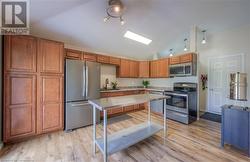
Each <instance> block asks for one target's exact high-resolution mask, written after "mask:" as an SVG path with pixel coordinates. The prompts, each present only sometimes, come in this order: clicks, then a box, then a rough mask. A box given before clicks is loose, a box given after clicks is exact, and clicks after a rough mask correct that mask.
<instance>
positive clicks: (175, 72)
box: [169, 65, 185, 77]
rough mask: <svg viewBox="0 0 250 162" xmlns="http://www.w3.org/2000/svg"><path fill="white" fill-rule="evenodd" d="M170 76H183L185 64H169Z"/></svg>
mask: <svg viewBox="0 0 250 162" xmlns="http://www.w3.org/2000/svg"><path fill="white" fill-rule="evenodd" d="M169 73H170V76H172V77H174V76H184V75H185V66H184V65H170V68H169Z"/></svg>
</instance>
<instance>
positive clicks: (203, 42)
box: [201, 30, 207, 44]
mask: <svg viewBox="0 0 250 162" xmlns="http://www.w3.org/2000/svg"><path fill="white" fill-rule="evenodd" d="M202 33H203V37H202V41H201V43H202V44H206V43H207V36H206V30H202Z"/></svg>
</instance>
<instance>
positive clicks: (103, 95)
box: [101, 90, 147, 116]
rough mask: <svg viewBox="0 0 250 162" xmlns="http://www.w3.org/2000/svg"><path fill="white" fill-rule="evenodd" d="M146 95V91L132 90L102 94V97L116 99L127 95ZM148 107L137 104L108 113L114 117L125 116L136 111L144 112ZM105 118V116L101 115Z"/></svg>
mask: <svg viewBox="0 0 250 162" xmlns="http://www.w3.org/2000/svg"><path fill="white" fill-rule="evenodd" d="M144 93H146V91H145V90H130V91H116V92H101V97H102V98H104V97H115V96H126V95H135V94H144ZM145 107H147V103H144V104H137V105H131V106H124V107H120V108H117V109H112V110H110V111H109V112H108V115H109V116H114V115H118V114H124V113H127V112H130V111H134V110H142V109H145ZM101 116H103V114H101Z"/></svg>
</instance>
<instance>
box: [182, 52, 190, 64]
mask: <svg viewBox="0 0 250 162" xmlns="http://www.w3.org/2000/svg"><path fill="white" fill-rule="evenodd" d="M192 61H193V54H192V53H189V54H185V55H181V56H180V63H188V62H192Z"/></svg>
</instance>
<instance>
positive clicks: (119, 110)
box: [112, 107, 123, 114]
mask: <svg viewBox="0 0 250 162" xmlns="http://www.w3.org/2000/svg"><path fill="white" fill-rule="evenodd" d="M122 112H123V108H122V107H120V108H115V109H112V114H118V113H122Z"/></svg>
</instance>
